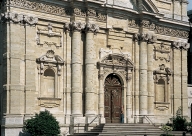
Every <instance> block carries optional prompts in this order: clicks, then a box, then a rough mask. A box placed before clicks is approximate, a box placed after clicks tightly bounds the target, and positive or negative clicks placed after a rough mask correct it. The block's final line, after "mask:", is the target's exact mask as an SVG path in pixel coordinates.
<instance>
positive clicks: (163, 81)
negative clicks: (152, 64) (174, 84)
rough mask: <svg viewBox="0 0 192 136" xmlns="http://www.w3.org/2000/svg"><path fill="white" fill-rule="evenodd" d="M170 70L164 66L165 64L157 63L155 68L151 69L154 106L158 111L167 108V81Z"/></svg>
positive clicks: (168, 88) (168, 87)
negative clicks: (153, 86)
mask: <svg viewBox="0 0 192 136" xmlns="http://www.w3.org/2000/svg"><path fill="white" fill-rule="evenodd" d="M171 74H172V71H171V69H170V68H168V67H165V64H161V65H159V68H158V69H157V70H154V71H153V76H154V83H155V88H154V89H155V102H154V103H155V108H156V109H157V110H160V111H164V110H168V109H169V104H170V103H169V99H168V98H169V90H170V86H169V81H170V76H171Z"/></svg>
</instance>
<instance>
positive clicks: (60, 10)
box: [6, 0, 107, 21]
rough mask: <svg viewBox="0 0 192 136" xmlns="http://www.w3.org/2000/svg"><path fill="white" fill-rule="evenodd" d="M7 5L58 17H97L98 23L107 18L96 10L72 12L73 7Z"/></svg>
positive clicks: (19, 1) (22, 1)
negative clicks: (71, 15) (69, 15)
mask: <svg viewBox="0 0 192 136" xmlns="http://www.w3.org/2000/svg"><path fill="white" fill-rule="evenodd" d="M6 5H9V6H14V7H20V8H25V9H30V10H35V11H39V12H46V13H51V14H56V15H62V16H63V15H64V16H66V15H68V14H73V15H75V16H81V17H86V16H89V17H95V18H97V20H98V21H106V20H107V16H106V15H103V14H101V13H98V12H96V10H94V9H91V8H88V9H87V10H85V11H83V10H81V9H79V8H74V9H73V10H70V9H71V7H69V8H66V7H65V8H64V7H62V6H59V5H57V6H56V5H51V4H44V3H41V2H32V1H28V0H10V2H8V3H6Z"/></svg>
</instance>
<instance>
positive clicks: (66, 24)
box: [63, 23, 71, 31]
mask: <svg viewBox="0 0 192 136" xmlns="http://www.w3.org/2000/svg"><path fill="white" fill-rule="evenodd" d="M63 28H64V31H70V30H71V29H70V23H64V27H63Z"/></svg>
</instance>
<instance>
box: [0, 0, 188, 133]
mask: <svg viewBox="0 0 192 136" xmlns="http://www.w3.org/2000/svg"><path fill="white" fill-rule="evenodd" d="M0 2H1V25H0V32H1V33H0V38H1V40H0V41H1V42H0V49H1V50H0V54H1V55H0V71H1V72H0V86H1V89H0V98H1V99H0V100H1V101H0V105H1V106H0V107H1V108H0V121H1V135H2V136H17V135H19V134H21V133H22V127H23V122H24V120H26V119H28V118H30V117H32V116H34V114H35V113H38V112H39V111H41V110H44V109H47V110H49V111H50V112H51V113H52V114H53V115H54V116H55V117H56V118H57V120H58V121H59V122H60V125H61V131H62V134H65V133H67V132H68V128H69V125H70V124H71V123H74V124H76V123H83V124H84V123H87V122H90V121H91V120H92V119H93V118H94V117H95V116H96V115H98V114H100V115H101V118H102V122H103V123H105V122H106V121H107V120H106V118H107V117H108V115H110V114H111V115H112V112H111V109H113V108H114V107H115V106H114V103H110V104H109V103H107V102H108V101H107V98H111V100H112V101H113V100H114V95H117V94H118V92H117V91H118V90H120V91H119V92H120V93H119V94H120V95H118V99H117V97H116V99H115V100H116V101H117V102H116V103H117V106H116V109H114V110H115V113H117V115H116V116H115V117H116V118H118V117H119V116H120V115H121V114H120V112H121V113H122V114H124V118H123V120H124V123H148V121H152V122H153V123H157V124H158V123H166V122H167V121H168V120H169V118H170V117H172V116H174V115H175V114H176V112H177V110H178V108H179V107H182V110H181V114H182V115H183V116H185V117H187V116H188V115H187V110H188V109H187V103H188V100H187V50H188V48H189V44H188V32H189V24H188V17H187V11H186V9H187V1H186V0H174V1H172V0H107V1H106V0H86V1H84V0H76V1H73V0H62V1H61V0H55V1H51V0H39V1H37V0H1V1H0ZM108 79H109V80H110V79H111V80H110V83H109V80H108ZM115 79H116V80H115ZM112 83H113V84H112ZM110 85H111V86H110ZM117 86H118V87H119V88H120V89H119V88H118V89H117ZM110 87H113V90H112V92H110V91H109V92H110V93H109V94H110V97H108V96H107V93H106V92H107V91H108V89H110ZM113 102H115V101H113ZM107 107H109V109H107ZM110 108H111V109H110ZM108 112H110V113H109V114H108ZM87 119H88V120H87ZM110 119H111V120H110ZM109 120H110V121H112V122H113V117H109Z"/></svg>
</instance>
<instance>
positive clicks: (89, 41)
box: [85, 23, 99, 115]
mask: <svg viewBox="0 0 192 136" xmlns="http://www.w3.org/2000/svg"><path fill="white" fill-rule="evenodd" d="M85 30H86V47H85V97H86V100H85V114H86V115H95V114H96V109H95V107H96V106H95V104H96V103H95V101H96V94H97V90H96V84H95V78H96V73H95V68H96V50H95V44H94V40H93V38H94V34H95V33H96V32H97V31H98V30H99V27H98V26H97V25H95V24H91V23H87V25H86V29H85Z"/></svg>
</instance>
